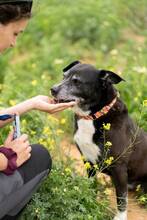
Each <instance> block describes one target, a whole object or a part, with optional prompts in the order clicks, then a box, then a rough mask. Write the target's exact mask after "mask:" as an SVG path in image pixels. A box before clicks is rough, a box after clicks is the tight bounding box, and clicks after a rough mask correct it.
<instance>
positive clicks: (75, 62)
mask: <svg viewBox="0 0 147 220" xmlns="http://www.w3.org/2000/svg"><path fill="white" fill-rule="evenodd" d="M79 63H80V61H78V60H76V61H74V62H72V63H70V64H69V65H68V66H66V67H65V68H64V69H63V72H64V73H65V72H67V71H68V70H70V69H71V68H72V67H73V66H75V65H77V64H79Z"/></svg>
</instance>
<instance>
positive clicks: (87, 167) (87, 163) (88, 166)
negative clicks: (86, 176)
mask: <svg viewBox="0 0 147 220" xmlns="http://www.w3.org/2000/svg"><path fill="white" fill-rule="evenodd" d="M84 166H85V168H86V169H87V170H88V169H90V168H91V165H90V163H89V162H86V163H85V164H84Z"/></svg>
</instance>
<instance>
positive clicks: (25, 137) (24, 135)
mask: <svg viewBox="0 0 147 220" xmlns="http://www.w3.org/2000/svg"><path fill="white" fill-rule="evenodd" d="M27 140H28V135H27V134H22V135H21V137H20V138H19V141H21V142H26V141H27Z"/></svg>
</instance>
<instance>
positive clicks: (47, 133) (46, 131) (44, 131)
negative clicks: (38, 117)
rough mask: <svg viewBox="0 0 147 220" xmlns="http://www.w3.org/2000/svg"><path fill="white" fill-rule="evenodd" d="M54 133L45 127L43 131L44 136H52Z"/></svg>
mask: <svg viewBox="0 0 147 220" xmlns="http://www.w3.org/2000/svg"><path fill="white" fill-rule="evenodd" d="M51 133H52V132H51V130H50V128H49V127H44V129H43V134H45V135H50V134H51Z"/></svg>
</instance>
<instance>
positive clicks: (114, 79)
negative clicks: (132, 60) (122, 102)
mask: <svg viewBox="0 0 147 220" xmlns="http://www.w3.org/2000/svg"><path fill="white" fill-rule="evenodd" d="M100 78H101V79H102V80H103V81H108V82H111V83H112V84H118V83H119V82H121V81H125V80H124V79H123V78H121V77H120V76H119V75H117V74H116V73H114V72H112V71H109V70H100Z"/></svg>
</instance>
